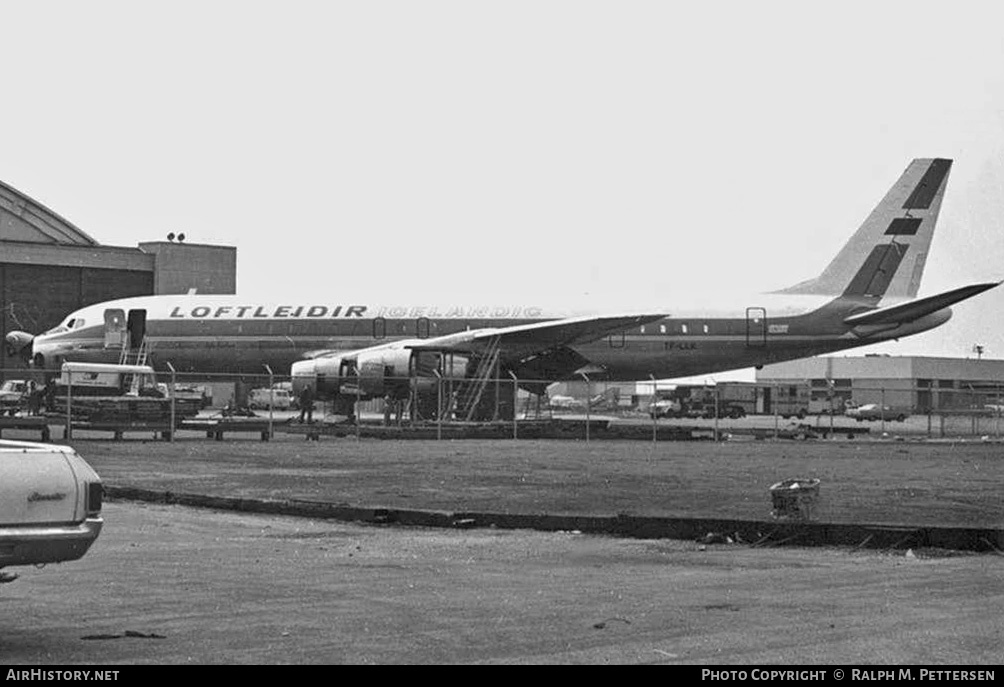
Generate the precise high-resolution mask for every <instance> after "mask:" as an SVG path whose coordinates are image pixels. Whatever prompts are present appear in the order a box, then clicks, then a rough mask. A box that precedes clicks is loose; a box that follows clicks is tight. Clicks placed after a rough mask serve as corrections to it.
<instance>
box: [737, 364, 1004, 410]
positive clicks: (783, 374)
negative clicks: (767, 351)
mask: <svg viewBox="0 0 1004 687" xmlns="http://www.w3.org/2000/svg"><path fill="white" fill-rule="evenodd" d="M756 380H757V382H764V383H778V384H784V383H786V382H787V383H793V382H802V381H808V382H809V384H810V385H811V387H812V395H813V398H825V397H826V394H827V393H828V391H829V389H830V380H832V388H833V392H834V393H835V394H836V395H838V396H840V397H843V398H844V399H845V400H847V399H849V400H853V402H855V403H858V404H864V403H882V402H884V403H885V404H886V405H890V406H896V407H902V408H911V409H913V410H915V411H916V412H926V411H931V410H961V409H972V408H982V407H983V406H985V405H988V404H993V405H1000V404H1001V402H1002V401H1004V360H982V359H975V358H933V357H924V356H902V357H900V356H888V355H865V356H858V357H835V356H834V357H819V358H803V359H801V360H791V361H788V362H785V363H777V364H775V365H765V366H764V367H763V368H762V369H760V370H757V373H756Z"/></svg>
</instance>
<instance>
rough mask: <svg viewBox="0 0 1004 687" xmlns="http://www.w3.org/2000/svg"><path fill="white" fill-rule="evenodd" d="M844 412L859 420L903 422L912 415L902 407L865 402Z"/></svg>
mask: <svg viewBox="0 0 1004 687" xmlns="http://www.w3.org/2000/svg"><path fill="white" fill-rule="evenodd" d="M844 414H845V415H846V416H847V417H852V418H854V419H855V420H857V421H858V422H864V421H866V420H867V421H873V420H895V421H896V422H903V421H904V420H906V418H907V417H908V416H909V415H910V413H908V412H906V411H905V410H902V409H901V408H893V407H892V406H883V405H879V404H878V403H865V404H864V405H861V406H854V407H851V408H848V409H847V410H846V411H844Z"/></svg>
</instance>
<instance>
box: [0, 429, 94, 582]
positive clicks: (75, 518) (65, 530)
mask: <svg viewBox="0 0 1004 687" xmlns="http://www.w3.org/2000/svg"><path fill="white" fill-rule="evenodd" d="M102 493H103V492H102V487H101V478H100V477H98V475H97V473H96V472H94V470H93V469H92V468H91V466H90V465H88V464H87V463H86V462H85V461H84V459H83V458H81V457H80V456H79V455H77V452H76V451H74V450H73V449H72V448H70V447H69V446H58V445H55V444H37V443H32V442H26V441H5V440H0V569H2V568H6V567H7V566H12V565H43V564H45V563H61V562H63V561H72V560H76V559H78V558H81V557H82V556H83V555H84V554H85V553H87V550H88V549H89V548H90V546H91V544H93V543H94V541H95V540H96V539H97V538H98V534H100V533H101V527H102V525H103V523H104V521H103V520H102V518H101V502H102ZM16 577H17V575H14V574H11V573H9V572H6V571H4V570H0V582H10V581H12V580H13V579H16Z"/></svg>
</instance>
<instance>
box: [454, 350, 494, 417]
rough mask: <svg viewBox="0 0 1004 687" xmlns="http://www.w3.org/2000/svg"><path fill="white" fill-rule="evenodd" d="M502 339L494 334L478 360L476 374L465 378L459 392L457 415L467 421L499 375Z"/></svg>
mask: <svg viewBox="0 0 1004 687" xmlns="http://www.w3.org/2000/svg"><path fill="white" fill-rule="evenodd" d="M501 340H502V338H501V337H499V336H494V337H492V338H491V339H490V340H489V342H488V347H487V348H486V349H485V351H484V353H483V354H482V355H481V357H480V358H479V360H478V366H477V369H476V370H475V371H474V374H473V375H472V376H470V377H468V378H467V379H465V380H464V382H463V384H462V385H461V387H460V389H459V391H458V392H457V406H456V414H457V417H462V418H463V419H464V420H466V421H467V422H470V421H471V419H472V418H473V417H474V413H475V411H476V410H477V407H478V404H479V403H481V397H482V396H483V395H484V393H485V389H487V388H488V384H489V383H490V382H491V381H492V380H493V379H495V378H496V377H497V376H498V375H497V372H498V361H499V354H500V353H501V345H500V343H501Z"/></svg>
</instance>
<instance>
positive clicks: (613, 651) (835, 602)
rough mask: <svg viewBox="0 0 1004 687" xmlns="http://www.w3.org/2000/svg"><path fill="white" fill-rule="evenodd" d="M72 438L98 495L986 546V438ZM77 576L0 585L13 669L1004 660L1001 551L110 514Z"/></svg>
mask: <svg viewBox="0 0 1004 687" xmlns="http://www.w3.org/2000/svg"><path fill="white" fill-rule="evenodd" d="M83 434H84V433H81V436H77V437H75V438H74V440H73V442H72V443H73V445H74V447H75V448H76V449H77V450H78V451H79V452H80V453H81V455H83V456H84V457H85V459H87V460H88V462H90V463H91V465H93V466H94V467H95V469H97V471H98V472H99V474H100V475H101V476H102V478H103V480H104V481H105V483H106V485H108V486H109V487H111V488H112V491H113V493H115V491H116V490H122V489H145V490H151V491H153V492H156V493H159V494H163V493H166V492H171V493H173V494H200V495H203V496H216V497H228V498H239V499H251V500H255V501H258V500H272V499H281V500H290V499H292V500H299V501H301V502H304V503H326V504H343V505H345V506H349V505H352V506H358V507H369V508H371V509H377V508H381V507H382V508H411V509H428V510H430V511H437V510H443V511H454V512H456V511H465V510H483V511H493V512H498V513H511V514H541V515H548V514H552V515H553V514H560V513H566V514H580V515H592V516H604V515H612V516H617V515H618V514H621V515H623V514H632V515H636V516H639V517H667V516H672V515H679V516H689V517H701V516H704V517H736V518H743V517H748V518H755V519H763V518H765V517H767V514H768V513H769V510H770V507H771V501H770V498H769V491H768V490H769V487H770V485H771V484H773V483H774V482H775V481H780V480H782V479H786V478H791V477H815V478H819V479H821V480H822V487H821V498H820V517H821V518H826V519H828V520H833V521H843V522H876V521H878V522H886V523H901V524H902V523H906V524H914V525H915V524H917V523H928V524H939V525H951V524H954V525H969V526H984V527H986V526H989V527H997V528H1000V527H1001V526H1002V524H1004V502H1002V500H1001V498H1000V484H1001V483H1002V481H1001V480H1002V477H1004V459H1002V458H1001V455H1002V448H1001V446H1000V445H995V444H987V443H981V442H955V443H900V442H892V441H885V442H881V441H878V442H876V441H872V442H863V441H860V440H855V441H845V442H836V441H832V442H831V441H826V442H822V441H803V442H760V441H747V442H738V441H736V442H720V443H713V442H666V443H659V444H646V443H643V442H637V441H636V442H615V441H606V442H589V443H586V442H582V441H522V440H521V441H512V440H498V441H443V442H438V441H420V442H409V441H390V440H366V439H364V440H362V441H357V440H355V439H354V438H351V437H347V438H342V439H333V438H328V437H325V438H323V439H322V440H321V441H319V442H313V441H305V440H304V439H303V438H302V437H296V436H288V437H282V438H277V439H276V440H273V441H269V442H262V441H259V440H258V439H257V437H248V438H244V439H237V438H234V439H227V440H225V441H210V440H207V439H206V438H205V437H204V436H202V437H196V436H192V437H184V436H181V435H179V436H178V437H177V440H176V441H175V442H174V443H169V442H165V441H161V440H150V439H149V438H148V439H146V440H141V439H139V438H129V437H127V438H126V439H125V440H123V441H106V440H103V438H102V440H96V439H93V438H88V437H87V436H86V435H83ZM104 515H105V519H106V526H105V530H104V531H103V532H102V535H101V537H100V538H99V539H98V541H97V543H96V544H95V545H94V547H92V549H91V551H90V552H88V554H87V555H86V556H85V557H84V558H83V559H82V560H80V561H75V562H71V563H65V564H61V565H59V566H49V567H48V568H46V569H45V570H42V571H35V570H33V569H26V570H23V571H21V572H22V579H20V580H18V581H17V582H16V583H14V584H11V585H4V586H3V587H2V588H0V607H2V608H3V609H4V612H5V617H6V618H7V620H6V621H5V625H4V629H3V630H2V631H0V655H3V656H4V657H5V659H6V660H9V661H10V662H12V663H29V664H32V663H52V664H59V663H64V664H114V663H122V664H128V663H200V664H202V663H230V664H238V663H535V664H536V663H590V664H592V663H618V664H622V663H671V664H674V663H675V664H719V665H722V664H729V665H750V666H754V665H766V664H786V663H787V664H792V663H797V664H837V663H844V664H854V663H859V664H924V665H934V664H942V665H943V664H964V665H976V664H980V665H990V664H996V663H999V662H1000V661H1001V660H1002V659H1004V650H1002V649H1001V647H1002V646H1004V621H1002V618H1004V566H1002V559H1001V556H1000V555H998V554H996V553H993V552H991V553H983V554H973V553H958V552H951V551H946V550H941V549H924V548H917V549H914V548H908V547H906V546H903V547H897V548H885V549H871V548H868V549H865V548H857V547H853V546H844V547H815V548H804V547H797V546H781V547H774V546H760V547H754V546H750V545H749V542H745V543H740V542H737V541H734V540H732V541H730V540H727V539H716V540H715V543H701V542H698V541H694V540H690V541H683V540H673V539H650V538H649V539H646V538H619V537H610V536H594V535H587V534H581V533H578V532H576V531H574V530H567V531H563V532H537V531H531V530H522V529H517V530H504V529H491V528H479V529H465V530H458V529H456V528H452V529H433V528H426V527H395V526H373V525H368V526H367V525H358V524H351V523H343V522H336V521H331V520H323V519H319V518H302V517H301V518H291V517H284V516H276V515H262V514H247V513H233V512H227V511H221V510H213V509H191V508H185V507H181V506H177V505H175V506H169V505H156V504H146V503H139V502H135V501H128V500H126V501H121V500H116V499H115V498H112V499H111V500H110V501H109V502H108V503H107V504H106V508H105V511H104Z"/></svg>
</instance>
